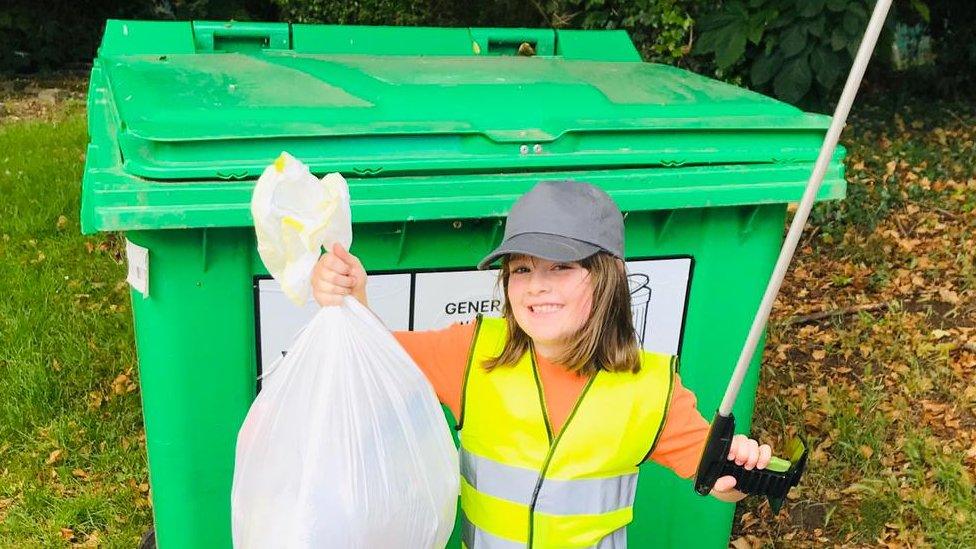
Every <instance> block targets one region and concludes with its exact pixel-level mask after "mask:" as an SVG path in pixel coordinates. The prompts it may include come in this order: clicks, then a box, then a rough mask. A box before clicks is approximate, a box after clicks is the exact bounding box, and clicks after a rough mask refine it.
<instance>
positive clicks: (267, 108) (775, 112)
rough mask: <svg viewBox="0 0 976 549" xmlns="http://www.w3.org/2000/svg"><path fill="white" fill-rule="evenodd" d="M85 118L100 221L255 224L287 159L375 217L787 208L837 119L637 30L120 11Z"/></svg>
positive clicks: (86, 208)
mask: <svg viewBox="0 0 976 549" xmlns="http://www.w3.org/2000/svg"><path fill="white" fill-rule="evenodd" d="M526 47H528V51H532V52H535V53H536V54H537V55H535V56H531V57H523V56H517V55H513V54H514V53H515V52H518V51H520V50H526ZM88 122H89V134H90V136H91V138H90V143H89V146H88V153H87V156H86V167H85V176H84V182H83V187H84V189H83V190H84V192H83V193H82V229H83V230H84V231H85V232H92V231H95V230H128V229H147V228H188V227H219V226H244V225H249V224H250V222H251V219H250V212H249V208H248V203H249V201H250V190H251V189H252V188H253V180H254V179H255V178H256V177H258V176H259V175H260V174H261V172H262V171H263V170H264V168H265V167H266V166H267V165H269V164H270V163H271V162H272V161H273V160H274V159H275V158H276V157H277V156H278V155H279V154H280V153H281V151H288V152H289V153H291V154H292V155H294V156H295V157H297V158H299V159H301V160H302V161H303V162H304V163H306V164H307V165H309V167H310V168H311V169H312V170H313V171H314V172H316V173H319V174H323V173H327V172H340V173H342V174H343V175H344V176H345V177H346V178H347V180H349V181H350V191H351V194H352V199H353V204H352V205H353V214H354V216H355V218H356V219H357V221H358V222H371V221H376V222H380V221H394V220H423V219H450V218H459V217H490V216H504V215H505V214H506V212H507V208H508V206H509V205H510V204H511V203H512V202H513V201H514V200H515V198H517V196H518V195H519V194H520V193H521V192H524V191H525V190H527V189H528V188H529V187H530V186H531V184H533V182H535V181H538V180H539V179H542V178H571V179H578V180H586V181H591V182H594V183H596V184H599V185H601V186H603V187H604V188H605V189H606V190H607V191H608V192H609V193H610V194H611V196H613V197H614V198H615V199H616V200H617V201H618V203H619V205H620V206H621V208H622V209H624V210H625V211H626V210H651V209H670V208H690V207H715V206H725V205H742V204H760V203H775V202H786V201H790V200H796V199H798V198H799V197H800V195H801V194H802V191H803V186H804V183H805V182H806V179H807V177H808V176H809V173H810V170H811V169H812V166H813V163H814V161H815V160H816V157H817V155H818V153H819V149H820V145H821V142H822V140H823V136H824V133H825V131H826V129H827V127H828V126H829V122H830V119H829V117H827V116H823V115H818V114H810V113H805V112H803V111H801V110H799V109H797V108H795V107H793V106H791V105H788V104H785V103H782V102H779V101H776V100H773V99H770V98H768V97H765V96H763V95H760V94H757V93H753V92H750V91H748V90H744V89H741V88H737V87H735V86H732V85H729V84H726V83H723V82H718V81H715V80H711V79H708V78H705V77H703V76H699V75H696V74H693V73H690V72H688V71H684V70H680V69H676V68H673V67H669V66H664V65H658V64H651V63H643V62H641V61H640V58H639V55H638V54H637V52H636V50H635V49H634V47H633V45H632V44H631V43H630V41H629V39H628V38H627V36H626V34H625V33H624V32H622V31H563V30H552V29H474V28H472V29H431V28H392V27H346V26H329V25H298V24H294V25H289V24H287V23H212V22H158V21H117V20H110V21H108V22H107V24H106V30H105V35H104V37H103V40H102V44H101V47H100V49H99V55H98V57H97V58H96V59H95V62H94V63H93V68H92V76H91V83H90V87H89V96H88ZM843 154H844V152H843V149H842V148H838V150H837V152H836V153H835V156H834V159H833V162H832V163H831V165H830V167H829V169H828V173H827V177H826V179H825V181H824V186H823V188H822V190H821V194H820V197H821V198H839V197H841V196H843V194H844V188H845V185H844V179H843V165H842V163H841V162H840V159H841V158H842V156H843Z"/></svg>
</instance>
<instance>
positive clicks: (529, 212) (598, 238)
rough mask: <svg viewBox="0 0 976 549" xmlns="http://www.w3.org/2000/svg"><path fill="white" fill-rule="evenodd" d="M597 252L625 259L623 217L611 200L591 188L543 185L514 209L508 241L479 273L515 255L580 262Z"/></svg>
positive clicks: (568, 183) (572, 184)
mask: <svg viewBox="0 0 976 549" xmlns="http://www.w3.org/2000/svg"><path fill="white" fill-rule="evenodd" d="M599 251H604V252H608V253H610V254H612V255H614V256H616V257H619V258H621V259H623V256H624V217H623V215H622V214H621V213H620V208H618V207H617V205H616V204H615V203H614V201H613V199H612V198H610V195H608V194H607V193H605V192H604V191H603V190H601V189H599V188H597V187H595V186H593V185H591V184H589V183H583V182H578V181H542V182H540V183H538V184H537V185H536V186H535V187H532V189H531V190H530V191H529V192H527V193H525V194H524V195H522V196H521V198H519V199H518V200H517V201H516V202H515V204H514V205H512V209H511V211H509V213H508V219H507V221H506V222H505V238H504V240H502V243H501V245H499V246H498V248H495V250H494V251H492V252H491V253H490V254H488V255H487V256H486V257H485V258H484V259H482V260H481V262H480V263H478V268H479V269H487V268H488V266H489V265H491V264H492V263H493V262H494V261H495V260H497V259H498V258H500V257H501V256H503V255H506V254H513V253H519V254H528V255H533V256H536V257H541V258H543V259H548V260H550V261H579V260H581V259H583V258H586V257H589V256H591V255H593V254H595V253H597V252H599Z"/></svg>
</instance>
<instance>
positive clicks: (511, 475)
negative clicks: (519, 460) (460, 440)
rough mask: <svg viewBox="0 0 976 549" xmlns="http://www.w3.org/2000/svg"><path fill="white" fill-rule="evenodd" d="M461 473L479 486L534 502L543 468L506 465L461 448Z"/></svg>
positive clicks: (516, 500) (486, 491) (491, 492)
mask: <svg viewBox="0 0 976 549" xmlns="http://www.w3.org/2000/svg"><path fill="white" fill-rule="evenodd" d="M461 476H462V477H464V480H466V481H468V484H470V485H471V486H473V487H474V489H475V490H477V491H479V492H481V493H483V494H488V495H489V496H493V497H496V498H501V499H505V500H508V501H511V502H513V503H521V504H522V505H526V506H528V505H532V492H534V491H535V485H536V483H537V482H538V481H539V472H538V471H534V470H532V469H526V468H524V467H513V466H511V465H504V464H502V463H498V462H497V461H495V460H491V459H488V458H484V457H481V456H476V455H474V454H472V453H471V452H468V451H467V450H465V449H464V448H461Z"/></svg>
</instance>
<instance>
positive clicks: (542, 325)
mask: <svg viewBox="0 0 976 549" xmlns="http://www.w3.org/2000/svg"><path fill="white" fill-rule="evenodd" d="M508 272H509V276H508V303H509V306H510V307H511V309H512V314H513V315H514V316H515V321H516V322H518V325H519V327H521V328H522V330H524V331H525V333H526V334H528V336H529V337H530V338H532V343H533V344H534V345H535V348H536V350H537V351H538V352H539V353H540V354H541V355H542V356H544V357H546V358H551V357H555V356H558V355H559V353H560V352H561V351H562V348H563V345H564V342H565V341H566V339H567V338H568V337H570V336H572V335H573V334H574V333H576V331H577V330H579V329H580V327H582V326H583V324H584V323H586V321H587V319H589V318H590V308H591V306H592V304H593V285H592V282H591V279H590V273H589V271H587V270H586V269H584V268H583V267H582V266H580V264H579V263H577V262H575V261H573V262H558V261H549V260H548V259H542V258H539V257H533V256H526V255H517V256H513V257H511V258H510V259H509V260H508Z"/></svg>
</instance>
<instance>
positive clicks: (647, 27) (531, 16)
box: [274, 0, 699, 63]
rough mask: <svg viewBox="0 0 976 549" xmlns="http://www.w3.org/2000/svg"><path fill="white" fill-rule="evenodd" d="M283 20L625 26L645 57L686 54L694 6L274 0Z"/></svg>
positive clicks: (670, 58)
mask: <svg viewBox="0 0 976 549" xmlns="http://www.w3.org/2000/svg"><path fill="white" fill-rule="evenodd" d="M274 2H275V4H276V5H277V6H278V8H279V9H280V10H281V16H282V18H283V19H284V20H287V21H293V22H316V23H337V24H357V25H415V26H449V27H469V26H471V27H474V26H479V27H552V28H583V29H625V30H627V31H628V32H629V33H630V36H631V39H633V40H634V42H635V44H636V45H637V46H638V48H639V49H640V51H641V53H642V54H643V56H644V58H645V59H647V60H651V61H663V62H668V63H675V62H678V61H680V60H682V59H684V58H686V56H687V54H688V51H689V49H690V45H689V44H690V40H689V37H690V34H691V28H692V24H693V17H692V15H693V12H694V8H695V7H696V6H697V5H698V4H699V2H698V1H691V0H684V1H681V0H636V1H632V2H613V1H607V0H549V1H548V2H526V1H524V0H519V1H515V0H499V1H496V2H451V1H447V0H409V1H406V2H396V1H394V0H364V1H359V2H348V1H342V0H274Z"/></svg>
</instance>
